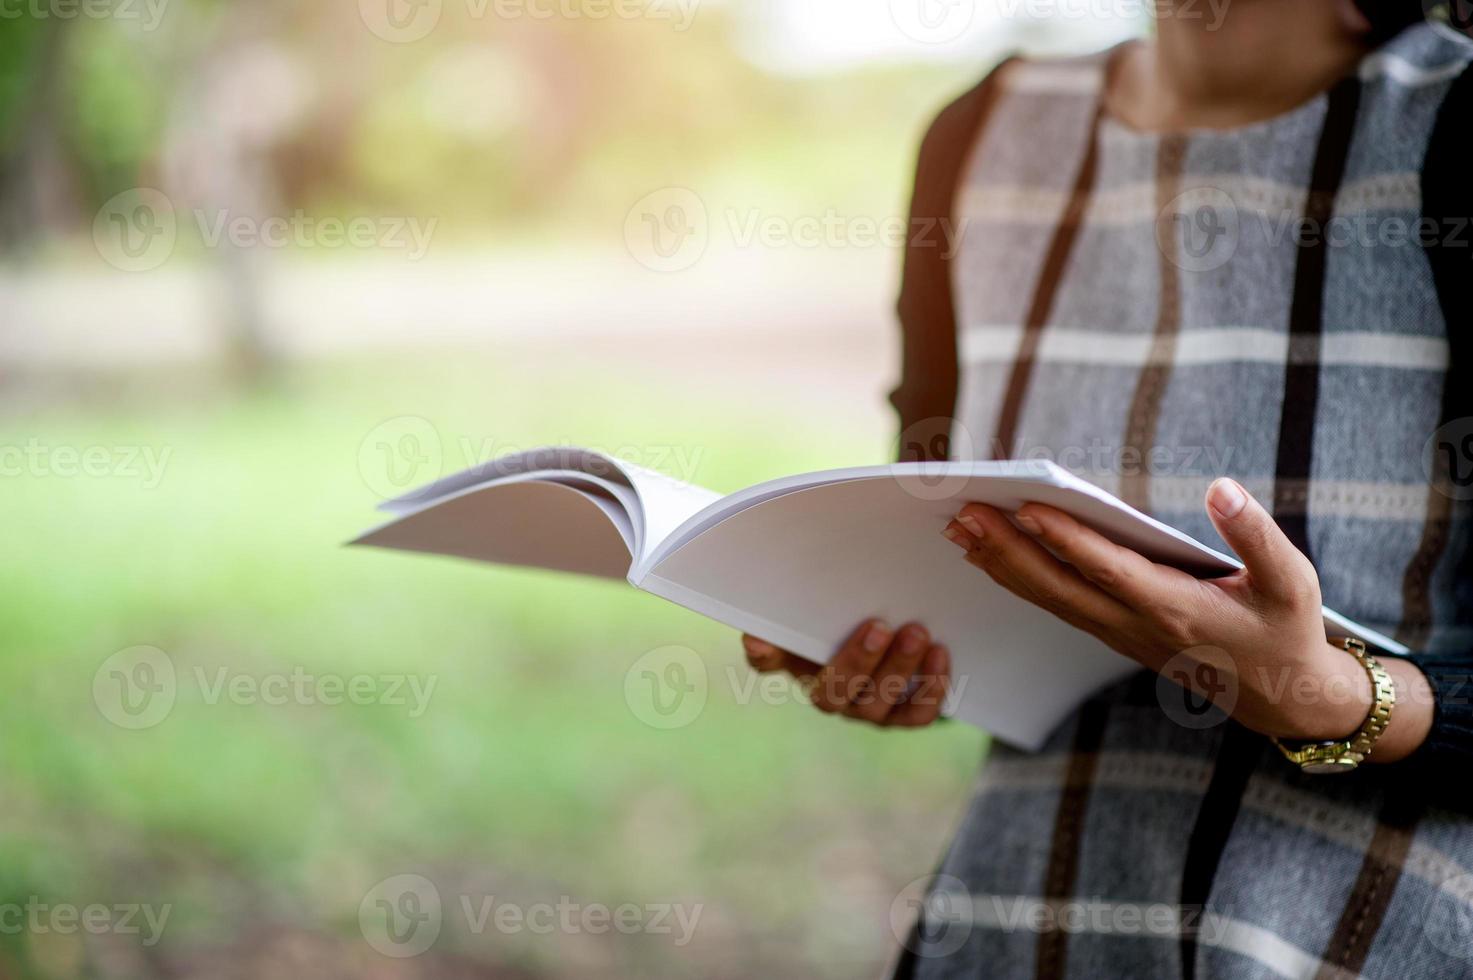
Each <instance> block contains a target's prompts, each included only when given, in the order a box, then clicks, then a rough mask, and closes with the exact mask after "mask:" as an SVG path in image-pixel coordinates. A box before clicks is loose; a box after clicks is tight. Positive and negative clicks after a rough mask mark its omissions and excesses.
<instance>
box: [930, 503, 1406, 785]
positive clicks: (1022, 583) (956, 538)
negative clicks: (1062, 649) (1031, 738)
mask: <svg viewBox="0 0 1473 980" xmlns="http://www.w3.org/2000/svg"><path fill="white" fill-rule="evenodd" d="M1207 512H1208V515H1209V516H1210V517H1211V519H1212V522H1213V524H1214V525H1216V527H1217V529H1218V531H1219V532H1220V533H1221V534H1222V537H1223V539H1224V540H1225V541H1226V542H1227V543H1228V545H1229V546H1230V547H1231V548H1232V549H1233V550H1234V551H1235V552H1237V554H1238V557H1239V558H1240V559H1242V561H1243V564H1244V566H1245V567H1244V568H1243V569H1242V570H1240V571H1237V572H1234V573H1233V574H1231V575H1227V576H1225V577H1222V578H1216V579H1197V578H1193V577H1192V576H1191V575H1188V574H1187V573H1186V572H1183V571H1180V570H1178V569H1175V568H1170V567H1168V566H1165V565H1158V564H1155V563H1154V562H1152V561H1150V560H1148V559H1147V558H1145V557H1143V556H1142V555H1140V554H1138V553H1136V552H1134V551H1131V550H1130V549H1129V548H1125V547H1122V546H1120V545H1117V544H1114V543H1113V542H1111V541H1109V540H1107V539H1106V538H1104V537H1103V536H1102V535H1100V534H1098V533H1096V532H1094V531H1092V530H1090V529H1089V528H1087V527H1085V526H1084V525H1082V524H1080V523H1079V522H1078V521H1076V520H1074V519H1073V518H1072V517H1070V516H1069V515H1067V514H1065V513H1063V512H1062V511H1059V510H1055V509H1054V508H1052V507H1046V506H1043V505H1041V504H1027V505H1025V506H1024V507H1022V508H1020V509H1019V510H1018V512H1017V513H1016V514H1014V515H1013V520H1012V521H1010V520H1009V519H1008V517H1007V516H1005V515H1004V514H1003V513H1002V512H1001V511H998V510H996V509H995V508H992V507H988V506H986V505H984V504H968V505H966V506H965V507H963V508H962V509H961V511H960V513H958V514H957V517H956V520H954V521H952V522H951V523H950V524H949V525H947V527H946V529H945V531H944V532H943V533H945V534H946V536H947V537H948V538H949V539H951V540H952V541H953V542H955V543H956V544H958V545H960V546H961V547H963V548H965V549H966V560H967V561H969V562H971V563H972V564H973V565H976V566H977V567H978V568H980V569H982V570H983V571H985V572H986V573H987V574H988V575H990V576H991V577H992V578H993V580H994V581H996V582H997V583H998V584H1000V585H1002V586H1003V587H1004V588H1006V589H1008V590H1009V591H1011V592H1013V593H1015V594H1017V595H1019V596H1021V597H1022V598H1024V599H1027V600H1028V601H1029V602H1032V603H1034V604H1036V605H1038V606H1041V607H1042V608H1044V609H1046V610H1048V611H1049V612H1051V613H1053V614H1054V615H1056V616H1058V617H1060V618H1061V619H1063V620H1065V621H1066V622H1068V623H1070V624H1072V625H1073V626H1076V627H1078V628H1079V629H1081V630H1083V631H1085V632H1086V633H1089V634H1092V635H1093V636H1096V637H1098V638H1099V639H1100V640H1102V641H1104V642H1105V643H1106V644H1107V645H1109V646H1110V647H1111V648H1113V649H1115V650H1117V651H1119V652H1120V653H1122V654H1124V655H1125V656H1127V657H1130V658H1131V659H1132V660H1136V661H1138V662H1139V663H1141V664H1143V665H1144V666H1146V667H1148V668H1150V669H1151V670H1154V671H1157V672H1162V671H1163V668H1166V675H1167V676H1168V677H1169V678H1170V679H1171V680H1173V681H1176V682H1177V683H1179V684H1182V685H1183V686H1193V687H1194V688H1196V691H1197V693H1198V694H1200V695H1202V696H1206V697H1211V698H1213V699H1214V700H1219V699H1221V704H1220V706H1221V707H1222V708H1223V709H1224V710H1227V711H1228V712H1229V713H1230V714H1231V715H1232V716H1233V718H1235V719H1236V720H1237V721H1238V722H1240V723H1241V724H1243V725H1244V726H1246V727H1248V728H1250V729H1252V730H1254V731H1256V732H1259V733H1261V734H1264V735H1275V736H1279V737H1282V738H1289V739H1305V740H1315V741H1319V740H1330V739H1336V738H1343V737H1345V736H1347V735H1350V734H1352V733H1353V732H1355V731H1356V730H1357V729H1358V728H1359V727H1360V726H1361V724H1362V722H1364V721H1365V718H1366V716H1367V714H1368V712H1369V711H1370V708H1371V704H1372V702H1373V691H1372V686H1371V681H1370V678H1369V677H1368V676H1367V675H1366V672H1365V670H1364V669H1362V668H1361V666H1360V665H1359V664H1358V663H1357V662H1356V661H1355V659H1354V658H1353V657H1351V656H1350V655H1349V654H1348V653H1346V652H1345V651H1344V650H1341V649H1339V648H1337V647H1335V646H1332V645H1331V644H1330V643H1329V641H1328V639H1327V638H1326V635H1325V627H1324V622H1323V620H1322V617H1321V608H1320V606H1321V600H1320V583H1319V578H1318V576H1317V575H1316V574H1315V570H1314V566H1313V565H1312V564H1310V561H1309V559H1308V558H1306V557H1305V556H1304V554H1303V553H1302V552H1300V551H1299V550H1298V549H1297V548H1295V547H1294V545H1293V544H1292V543H1291V542H1290V541H1289V539H1288V538H1287V537H1285V535H1284V533H1283V532H1282V531H1281V530H1279V527H1278V525H1277V524H1275V523H1274V521H1273V518H1271V517H1270V516H1269V515H1268V513H1267V512H1266V511H1265V510H1264V509H1263V508H1262V507H1261V506H1260V505H1259V504H1258V502H1257V501H1255V500H1253V498H1252V497H1250V496H1249V495H1248V493H1247V492H1246V491H1245V490H1244V489H1243V488H1242V487H1241V486H1239V485H1238V484H1237V483H1235V482H1234V481H1232V480H1218V481H1217V482H1216V483H1214V484H1213V485H1212V488H1211V489H1210V490H1209V491H1208V493H1207ZM1014 522H1016V526H1015V524H1014ZM1020 529H1021V530H1020ZM1390 659H1391V658H1385V659H1383V661H1382V662H1383V664H1385V665H1386V667H1387V669H1388V670H1392V668H1393V664H1392V663H1389V662H1388V661H1389V660H1390ZM1168 665H1169V667H1168ZM1395 668H1396V669H1395V670H1394V671H1393V676H1395V677H1396V678H1397V680H1398V687H1399V693H1400V694H1402V695H1403V697H1407V702H1403V701H1402V700H1401V699H1400V698H1399V700H1398V705H1397V708H1396V712H1395V713H1394V715H1393V728H1396V729H1399V731H1398V732H1397V733H1396V734H1397V735H1398V736H1399V737H1398V738H1393V737H1392V736H1393V733H1392V731H1390V730H1388V732H1387V733H1386V735H1384V736H1383V737H1382V745H1380V746H1378V752H1377V753H1376V754H1377V757H1378V760H1379V761H1390V760H1391V759H1393V758H1398V757H1401V756H1403V755H1406V754H1408V753H1410V752H1411V751H1412V749H1414V748H1415V747H1416V745H1418V744H1420V742H1421V740H1422V739H1423V738H1425V736H1426V729H1427V727H1428V726H1430V722H1431V717H1430V715H1431V711H1430V697H1424V698H1420V699H1417V698H1410V697H1409V696H1408V695H1409V693H1412V692H1409V691H1408V685H1409V684H1414V683H1415V680H1416V679H1419V678H1420V679H1421V680H1422V684H1423V686H1424V687H1425V678H1423V677H1422V674H1421V672H1420V671H1418V670H1417V669H1416V668H1415V666H1412V665H1411V664H1407V663H1404V662H1401V661H1397V662H1396V664H1395ZM1204 669H1205V670H1206V671H1207V674H1206V675H1205V676H1204V675H1203V670H1204ZM1224 671H1226V672H1228V673H1230V675H1231V676H1230V677H1228V678H1221V677H1217V678H1216V681H1217V682H1216V683H1205V684H1204V683H1202V682H1203V681H1204V680H1207V681H1211V680H1213V679H1214V678H1213V672H1216V673H1217V674H1219V675H1220V674H1221V673H1222V672H1224ZM1408 671H1410V674H1408V673H1407V672H1408ZM1229 691H1230V692H1231V695H1232V696H1231V699H1230V700H1231V702H1232V703H1231V704H1229V703H1228V700H1229V699H1228V698H1226V697H1223V695H1224V693H1225V692H1229ZM1416 700H1421V701H1423V702H1426V703H1425V704H1424V705H1423V711H1421V712H1419V711H1418V710H1417V706H1416V705H1415V704H1414V703H1412V702H1415V701H1416ZM1423 713H1425V715H1426V717H1425V718H1424V719H1421V720H1420V728H1421V731H1420V733H1418V732H1417V730H1416V729H1417V727H1418V726H1419V721H1418V718H1417V717H1416V716H1417V715H1418V714H1423ZM1398 721H1400V722H1402V724H1400V725H1397V724H1396V722H1398ZM1388 742H1389V744H1388ZM1398 743H1406V744H1398Z"/></svg>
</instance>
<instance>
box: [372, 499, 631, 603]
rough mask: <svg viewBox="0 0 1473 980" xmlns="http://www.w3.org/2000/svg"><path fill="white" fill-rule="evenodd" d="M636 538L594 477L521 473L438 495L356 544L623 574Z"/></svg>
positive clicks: (607, 574)
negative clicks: (573, 482) (581, 481)
mask: <svg viewBox="0 0 1473 980" xmlns="http://www.w3.org/2000/svg"><path fill="white" fill-rule="evenodd" d="M620 521H623V522H625V526H624V527H623V528H621V527H620V526H619V522H620ZM634 537H635V533H634V528H633V527H632V526H630V525H629V524H628V517H627V515H625V514H624V512H623V507H622V505H620V504H618V503H617V502H615V501H612V500H600V498H599V497H598V495H597V494H596V493H595V492H594V485H593V484H591V483H589V484H587V488H586V489H579V488H576V487H573V486H566V485H564V484H561V483H557V482H552V481H548V480H537V479H526V478H515V479H511V480H503V481H500V482H492V483H490V484H487V485H485V486H473V487H471V488H470V489H468V490H463V491H461V492H460V493H458V494H454V495H452V496H450V497H449V498H448V499H444V500H436V501H433V502H432V503H430V504H428V505H425V506H422V507H421V508H420V509H419V510H416V511H411V512H409V513H406V514H401V515H400V516H398V517H396V518H395V519H394V520H392V521H390V522H388V523H387V524H384V525H381V526H380V527H377V528H374V529H373V530H371V531H369V532H367V533H365V534H363V535H362V536H361V537H359V538H358V539H356V540H355V541H353V542H352V543H353V544H357V545H371V546H373V547H377V548H393V549H397V550H400V551H421V552H429V553H433V554H440V555H453V556H456V557H459V558H471V559H474V560H476V561H485V562H495V563H497V564H502V565H526V566H530V567H533V568H548V569H552V570H554V571H564V572H577V573H580V574H583V575H596V576H599V577H602V578H613V579H622V578H625V577H626V576H627V575H628V574H629V569H630V566H631V564H632V563H633V554H634V550H633V548H632V547H631V545H632V543H633V539H634Z"/></svg>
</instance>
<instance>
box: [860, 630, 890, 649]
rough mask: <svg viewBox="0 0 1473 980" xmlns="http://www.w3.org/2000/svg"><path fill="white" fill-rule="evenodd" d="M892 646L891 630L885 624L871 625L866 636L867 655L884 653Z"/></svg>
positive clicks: (865, 647)
mask: <svg viewBox="0 0 1473 980" xmlns="http://www.w3.org/2000/svg"><path fill="white" fill-rule="evenodd" d="M889 645H890V628H889V627H888V626H886V625H885V624H884V623H871V624H870V628H869V630H868V631H867V632H866V633H865V634H864V649H865V652H866V653H883V652H884V650H885V648H886V647H887V646H889Z"/></svg>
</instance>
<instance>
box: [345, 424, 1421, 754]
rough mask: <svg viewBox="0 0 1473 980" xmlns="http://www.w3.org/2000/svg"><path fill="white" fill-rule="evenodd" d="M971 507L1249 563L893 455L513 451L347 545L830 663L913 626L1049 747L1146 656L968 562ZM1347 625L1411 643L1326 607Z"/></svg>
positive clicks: (1010, 727) (1203, 565)
mask: <svg viewBox="0 0 1473 980" xmlns="http://www.w3.org/2000/svg"><path fill="white" fill-rule="evenodd" d="M968 501H978V502H981V503H986V504H991V505H993V506H995V507H999V508H1002V509H1003V510H1005V511H1009V512H1011V511H1012V510H1015V509H1017V508H1018V507H1020V506H1022V505H1023V504H1024V503H1025V502H1028V501H1034V502H1037V503H1042V504H1047V505H1049V506H1051V507H1057V508H1059V509H1060V510H1063V511H1066V512H1068V513H1069V514H1072V515H1073V516H1074V517H1075V518H1077V519H1078V520H1080V521H1081V522H1083V523H1084V524H1086V525H1088V526H1090V527H1092V528H1094V529H1095V530H1097V531H1099V532H1100V533H1101V534H1104V535H1105V536H1106V537H1108V538H1110V539H1112V540H1113V541H1115V542H1117V543H1119V544H1122V545H1125V546H1127V547H1130V548H1133V549H1135V550H1136V551H1139V552H1141V553H1142V554H1144V555H1146V556H1147V557H1148V558H1151V559H1152V560H1154V561H1157V562H1161V563H1163V564H1170V565H1174V566H1176V567H1177V568H1181V569H1183V570H1184V571H1187V572H1190V573H1191V574H1193V575H1197V576H1199V577H1212V576H1217V575H1223V574H1226V573H1228V572H1231V571H1232V570H1234V569H1236V568H1239V567H1241V566H1240V565H1239V563H1238V562H1237V561H1236V560H1234V559H1232V558H1230V557H1228V556H1226V555H1223V554H1220V553H1218V552H1216V551H1213V550H1212V549H1211V548H1208V547H1207V546H1206V545H1203V544H1200V543H1198V542H1197V541H1195V540H1193V539H1192V538H1190V537H1188V536H1187V535H1185V534H1183V533H1181V532H1180V531H1177V530H1175V529H1173V528H1171V527H1168V526H1167V525H1165V524H1162V523H1161V522H1159V521H1156V520H1154V519H1152V518H1150V517H1148V516H1146V515H1145V514H1142V513H1140V512H1139V511H1137V510H1134V509H1133V508H1131V507H1129V506H1128V505H1126V504H1125V503H1123V502H1121V501H1120V500H1117V499H1116V498H1115V497H1113V496H1111V495H1110V494H1108V493H1106V492H1105V491H1103V490H1101V489H1099V488H1098V487H1095V486H1093V485H1092V484H1090V483H1087V482H1085V481H1084V480H1081V479H1079V478H1078V477H1075V476H1073V475H1072V474H1070V473H1069V472H1068V471H1066V470H1063V469H1061V468H1060V467H1058V466H1055V465H1054V464H1052V463H1049V462H1044V461H1026V462H951V463H897V464H893V465H889V466H863V467H856V468H852V469H843V470H830V471H827V472H821V473H807V474H802V475H800V476H791V477H786V478H783V479H780V480H773V481H771V482H768V483H762V484H759V485H757V486H755V487H750V488H748V489H746V490H742V491H740V492H738V493H734V494H731V495H730V496H726V497H723V496H720V495H719V494H716V493H713V492H711V491H709V490H704V489H702V488H700V487H695V486H691V485H689V484H686V483H681V482H679V481H677V480H673V479H671V478H670V477H667V476H664V475H662V474H659V473H655V472H653V471H651V470H647V469H644V468H642V467H639V466H635V465H633V464H631V463H627V462H624V461H622V460H619V459H615V458H612V457H610V456H605V455H603V454H601V453H596V452H591V451H588V450H582V449H574V448H566V447H562V448H547V449H538V450H532V451H530V452H525V453H516V454H513V455H510V456H504V457H501V458H499V459H496V460H493V461H491V462H488V463H485V464H483V465H480V466H476V467H473V468H471V469H469V470H466V471H464V472H461V473H458V474H455V475H453V476H448V477H445V478H444V479H442V480H438V481H436V482H435V483H432V484H430V485H428V486H426V487H423V488H421V489H419V490H415V491H413V492H411V493H409V494H406V495H404V496H402V497H398V498H396V499H394V500H390V501H388V502H386V503H384V504H383V505H381V509H382V510H385V511H387V512H388V513H389V514H390V515H391V516H392V519H391V520H390V521H388V523H386V524H383V525H381V526H379V527H377V528H374V529H373V530H371V531H368V532H367V533H365V534H364V535H362V536H361V537H359V538H358V539H357V540H356V541H355V542H354V543H355V544H364V545H373V546H376V547H380V548H395V549H401V550H405V551H422V552H432V553H435V554H443V555H456V556H459V557H462V558H473V559H476V560H478V561H486V562H496V563H499V564H507V565H529V566H534V567H538V568H550V569H558V570H561V571H568V572H579V573H582V574H586V575H597V576H603V577H607V578H614V579H620V578H622V579H627V580H628V581H629V583H630V584H631V585H633V586H634V587H635V588H638V589H642V590H644V591H645V592H652V593H654V594H655V595H658V596H663V597H664V598H666V599H669V600H671V601H672V602H676V603H679V604H680V605H682V606H685V607H687V608H688V609H693V610H695V611H696V612H698V613H701V614H703V615H705V616H709V617H710V618H712V619H715V620H718V621H720V622H722V623H725V624H727V625H728V626H733V627H736V628H737V629H739V630H743V631H745V632H748V633H751V634H753V635H755V636H760V637H762V638H763V639H765V640H768V641H770V642H772V643H776V644H777V645H779V646H782V647H786V648H787V649H789V650H792V651H793V652H794V653H797V654H799V655H800V656H803V657H807V658H808V659H810V660H813V661H817V662H820V663H822V662H825V661H827V660H828V659H829V658H830V656H832V654H833V653H834V651H835V649H836V647H837V646H838V644H839V643H840V642H841V641H842V640H843V638H844V637H846V636H847V635H848V634H849V633H850V632H851V631H852V630H853V628H854V627H855V626H856V625H857V624H858V623H859V622H861V621H862V620H863V619H865V618H866V617H870V616H879V617H883V618H885V619H886V620H888V621H889V622H890V623H891V624H892V625H893V626H899V625H900V624H901V623H903V622H906V621H909V620H916V621H918V622H921V623H924V624H925V625H926V626H927V628H928V629H930V631H931V633H932V635H933V636H934V637H935V638H936V640H937V642H942V643H945V644H946V645H947V646H948V647H949V648H950V649H951V653H952V672H953V689H952V697H951V699H950V702H949V703H948V705H947V713H948V714H950V715H952V716H954V717H957V718H961V719H963V720H965V721H969V722H972V723H973V724H976V725H978V726H979V727H981V728H984V729H986V730H987V731H990V732H991V733H993V734H994V735H995V736H997V737H999V738H1001V739H1003V740H1004V741H1008V742H1011V743H1013V744H1015V745H1018V746H1021V747H1023V748H1029V749H1032V748H1037V747H1038V746H1039V745H1040V744H1041V743H1042V741H1043V740H1044V738H1045V737H1046V736H1047V735H1048V733H1049V732H1050V731H1051V730H1053V728H1054V727H1055V726H1056V725H1058V723H1059V722H1060V721H1062V720H1063V719H1064V717H1065V716H1066V715H1067V714H1068V713H1069V711H1070V710H1071V709H1073V708H1074V707H1075V706H1076V705H1078V704H1079V703H1080V702H1081V701H1083V700H1084V699H1085V698H1087V697H1088V696H1089V695H1090V694H1092V693H1093V692H1095V691H1096V690H1098V689H1099V688H1101V687H1103V686H1104V685H1106V684H1108V683H1110V682H1111V681H1114V680H1117V679H1120V678H1122V677H1124V676H1126V675H1128V674H1129V673H1131V672H1132V671H1134V670H1137V669H1139V668H1138V667H1137V666H1136V664H1135V663H1134V662H1132V661H1130V660H1128V659H1126V658H1125V657H1123V656H1121V655H1120V654H1117V653H1115V652H1114V651H1112V650H1110V649H1109V648H1107V647H1105V646H1104V645H1103V644H1101V643H1100V642H1099V641H1098V640H1096V639H1094V638H1093V637H1090V636H1088V635H1087V634H1085V633H1082V632H1080V631H1079V630H1076V629H1075V628H1074V627H1072V626H1069V625H1067V624H1066V623H1064V622H1063V621H1061V620H1059V619H1057V618H1055V617H1054V616H1052V615H1050V614H1048V613H1046V612H1044V611H1042V610H1040V609H1038V608H1037V607H1035V606H1033V605H1031V604H1030V603H1027V602H1025V601H1023V600H1021V599H1019V598H1017V597H1016V596H1014V595H1013V594H1012V593H1010V592H1008V591H1007V590H1005V589H1003V588H1002V587H1000V586H998V585H995V584H994V583H993V582H992V581H991V580H990V579H989V578H988V577H987V576H986V575H984V574H982V573H980V572H978V571H977V570H976V569H975V568H973V567H972V566H970V565H968V564H966V563H965V562H963V561H962V560H961V559H960V557H959V556H958V554H957V550H956V546H955V545H953V544H951V543H950V542H948V541H947V540H946V539H945V538H943V537H942V536H941V533H940V532H941V529H942V528H943V527H945V526H946V524H947V522H948V521H950V520H951V518H952V517H954V516H955V514H956V512H957V511H958V510H959V509H960V508H961V506H962V505H963V504H964V503H966V502H968ZM1325 621H1326V623H1327V624H1329V626H1330V628H1331V629H1332V630H1334V631H1335V632H1336V633H1339V634H1349V635H1354V636H1359V637H1361V638H1362V639H1364V640H1365V641H1366V642H1367V643H1371V644H1374V645H1375V646H1378V647H1380V648H1382V649H1383V650H1386V651H1388V652H1391V653H1405V652H1406V650H1405V648H1404V647H1401V646H1400V645H1399V644H1397V643H1395V642H1394V641H1392V640H1390V639H1388V638H1386V637H1384V636H1381V635H1380V634H1378V633H1376V632H1374V631H1371V630H1367V629H1364V628H1363V627H1360V626H1358V625H1356V624H1354V623H1351V622H1349V621H1347V620H1345V619H1344V618H1343V617H1341V616H1339V615H1338V614H1336V613H1334V612H1333V611H1331V610H1328V609H1327V610H1325Z"/></svg>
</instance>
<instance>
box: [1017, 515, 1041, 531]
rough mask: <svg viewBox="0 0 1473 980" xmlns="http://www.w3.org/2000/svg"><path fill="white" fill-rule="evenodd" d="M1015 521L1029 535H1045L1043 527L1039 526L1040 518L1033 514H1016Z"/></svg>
mask: <svg viewBox="0 0 1473 980" xmlns="http://www.w3.org/2000/svg"><path fill="white" fill-rule="evenodd" d="M1013 520H1015V521H1017V522H1018V526H1019V527H1021V528H1022V529H1023V530H1025V531H1027V532H1028V533H1029V534H1033V535H1038V534H1042V533H1043V525H1042V524H1039V523H1038V518H1036V517H1034V516H1033V515H1031V514H1014V515H1013Z"/></svg>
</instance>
